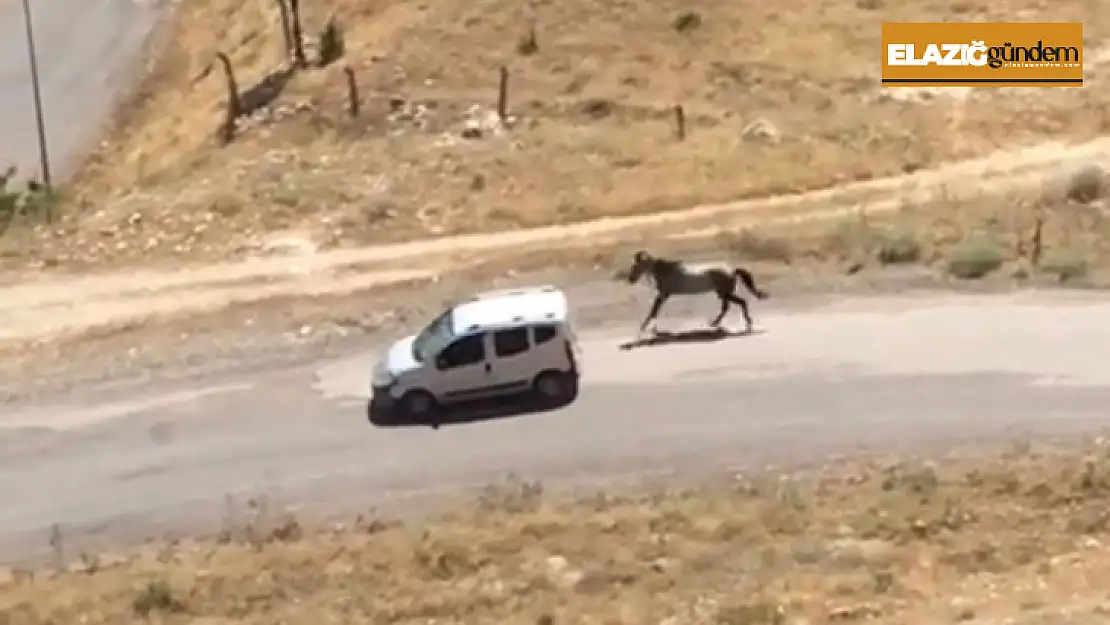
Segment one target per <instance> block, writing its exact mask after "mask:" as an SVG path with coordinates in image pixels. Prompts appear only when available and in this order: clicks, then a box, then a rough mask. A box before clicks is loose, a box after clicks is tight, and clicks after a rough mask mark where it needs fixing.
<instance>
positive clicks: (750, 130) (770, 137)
mask: <svg viewBox="0 0 1110 625" xmlns="http://www.w3.org/2000/svg"><path fill="white" fill-rule="evenodd" d="M741 136H742V137H744V139H746V140H749V141H764V142H767V143H778V141H779V138H780V136H781V133H779V129H778V127H777V126H775V125H774V124H773V123H771V121H770V120H768V119H765V118H763V117H760V118H758V119H756V120H755V121H753V122H752V123H750V124H748V125H747V126H745V127H744V130H743V132H742V133H741Z"/></svg>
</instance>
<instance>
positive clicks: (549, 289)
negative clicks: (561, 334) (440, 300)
mask: <svg viewBox="0 0 1110 625" xmlns="http://www.w3.org/2000/svg"><path fill="white" fill-rule="evenodd" d="M567 311H568V307H567V296H566V294H565V293H563V291H562V290H560V289H558V288H556V287H554V286H548V285H544V286H533V287H521V288H516V289H503V290H498V291H486V292H484V293H479V294H477V295H475V296H474V297H473V298H471V299H469V300H467V301H465V302H460V303H459V304H457V305H456V306H455V309H454V311H453V312H452V314H451V325H452V326H453V328H452V329H453V330H454V331H455V333H456V334H467V333H469V332H475V331H477V330H484V329H489V328H497V327H508V326H517V325H527V324H535V323H563V322H565V321H566V319H567Z"/></svg>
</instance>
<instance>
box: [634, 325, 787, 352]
mask: <svg viewBox="0 0 1110 625" xmlns="http://www.w3.org/2000/svg"><path fill="white" fill-rule="evenodd" d="M765 333H766V330H751V331H748V330H744V331H742V332H738V331H735V330H728V329H726V328H699V329H696V330H686V331H683V332H656V333H655V334H654V335H653V336H650V337H647V338H643V339H634V340H631V341H627V342H624V343H621V344H620V345H619V347H620V349H621V350H624V351H628V350H630V349H636V348H638V347H659V346H661V345H673V344H676V343H715V342H717V341H723V340H725V339H735V338H742V337H747V336H756V335H759V334H765Z"/></svg>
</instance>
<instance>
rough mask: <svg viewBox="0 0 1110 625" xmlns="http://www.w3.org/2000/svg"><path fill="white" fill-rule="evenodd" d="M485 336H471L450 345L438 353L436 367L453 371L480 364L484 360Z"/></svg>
mask: <svg viewBox="0 0 1110 625" xmlns="http://www.w3.org/2000/svg"><path fill="white" fill-rule="evenodd" d="M485 339H486V335H485V334H471V335H470V336H464V337H463V338H461V339H458V340H457V341H455V342H454V343H451V344H450V345H448V346H447V348H446V349H444V350H443V351H442V352H440V353H439V357H438V358H436V367H437V368H439V369H454V368H455V367H465V366H466V365H473V364H476V363H479V362H482V361H483V360H485V359H486V342H485Z"/></svg>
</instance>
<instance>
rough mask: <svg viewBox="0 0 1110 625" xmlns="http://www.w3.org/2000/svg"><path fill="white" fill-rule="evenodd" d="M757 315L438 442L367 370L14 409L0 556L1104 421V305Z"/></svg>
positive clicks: (1, 457) (626, 355) (308, 372)
mask: <svg viewBox="0 0 1110 625" xmlns="http://www.w3.org/2000/svg"><path fill="white" fill-rule="evenodd" d="M707 306H709V307H710V308H714V307H713V306H712V302H711V301H708V303H707ZM711 312H713V311H710V310H707V312H706V315H707V317H708V315H709V313H711ZM756 315H757V321H758V322H759V323H760V324H761V326H762V327H763V328H765V329H766V332H764V333H762V334H757V335H755V336H750V337H742V338H732V339H727V340H722V341H719V342H715V343H701V344H689V343H688V344H672V345H666V346H654V347H644V348H640V349H636V350H631V351H620V350H618V349H617V345H618V343H619V342H620V341H621V340H623V339H625V338H627V333H628V330H627V329H622V330H621V331H620V332H619V333H617V332H615V331H613V330H611V329H610V330H597V331H591V332H587V333H584V335H583V336H584V339H583V340H584V348H585V354H586V356H585V367H586V369H585V371H586V383H585V385H584V390H583V395H582V397H581V398H580V400H579V402H578V403H577V404H576V405H574V406H572V407H569V408H566V409H563V410H561V411H557V412H553V413H548V414H542V415H532V416H527V417H519V418H514V419H504V420H499V421H487V422H483V423H475V424H468V425H457V426H449V427H444V428H442V429H440V430H438V431H433V430H431V429H429V428H397V429H382V428H374V427H372V426H371V425H369V424H368V423H367V421H366V418H365V413H364V404H363V401H364V398H365V393H366V379H367V370H368V367H369V365H370V363H371V361H372V359H373V358H374V356H373V355H372V354H365V355H362V356H359V357H356V358H351V359H345V360H340V361H329V362H320V363H316V364H314V365H312V366H310V367H301V368H296V369H290V370H284V371H277V372H273V373H270V374H266V375H263V376H258V377H253V378H223V379H209V380H201V381H198V382H196V383H193V384H190V385H188V386H185V385H181V386H177V387H164V388H161V387H159V386H158V385H149V386H148V387H145V388H143V389H142V394H136V392H132V391H128V392H126V393H123V392H120V391H115V392H114V394H115V396H111V395H102V396H98V397H84V398H79V399H71V400H69V402H68V403H67V404H65V405H54V406H46V405H39V406H30V407H24V408H20V409H14V408H13V409H12V410H11V411H10V412H9V413H7V414H3V413H0V493H3V494H4V505H3V506H0V561H2V560H6V559H13V558H18V557H31V556H41V555H44V554H45V553H46V551H47V547H46V541H47V536H48V534H49V527H50V525H51V524H52V523H54V522H59V523H62V525H63V527H64V528H65V529H64V533H65V535H66V536H67V541H68V542H67V544H68V546H69V548H70V549H79V548H81V547H82V546H91V545H92V544H93V543H94V542H99V541H112V542H114V541H118V540H132V539H136V538H139V539H141V538H143V537H145V536H148V535H151V534H153V533H156V532H159V531H163V530H167V529H171V528H178V529H181V530H187V529H191V528H195V526H196V525H198V524H203V525H204V526H206V527H207V528H209V529H212V528H215V527H217V526H218V524H219V522H220V521H219V520H220V518H221V517H223V516H224V515H225V514H226V506H225V503H224V501H225V496H226V495H229V494H231V495H234V496H235V497H236V498H237V499H238V500H239V501H243V500H245V499H246V498H247V497H249V496H251V495H254V494H258V493H263V492H265V493H268V494H269V495H270V496H271V497H272V498H273V499H274V500H275V501H277V502H280V503H290V502H293V503H299V504H302V505H305V506H309V507H313V508H314V509H315V510H316V511H317V512H321V513H322V512H325V511H344V510H350V509H352V508H358V509H365V507H367V506H369V505H372V504H382V503H387V502H388V500H390V499H391V498H393V499H396V498H399V497H413V498H418V499H419V498H420V497H421V496H434V495H436V494H437V493H441V492H444V491H450V490H453V489H456V488H458V487H460V486H467V485H479V484H482V483H486V482H488V480H491V479H497V478H499V477H503V476H504V474H505V473H506V472H509V471H514V472H517V473H519V474H521V475H523V476H525V477H529V478H533V477H539V478H542V479H544V480H545V481H548V482H554V483H559V484H567V483H572V482H574V481H580V480H585V481H586V482H587V483H595V484H596V483H597V480H600V479H603V478H606V477H613V476H619V475H628V474H635V473H639V472H643V471H645V470H658V469H678V468H681V469H697V468H711V467H716V466H721V465H731V466H753V465H758V464H760V463H762V462H767V461H776V460H784V461H789V460H797V459H805V458H810V457H814V456H816V455H819V454H823V453H828V452H832V453H838V452H848V451H852V450H855V449H857V448H858V447H859V446H860V445H868V446H880V447H884V448H886V447H891V448H893V447H895V446H904V447H914V448H920V446H922V445H926V444H929V443H936V444H940V445H949V444H952V443H971V442H973V441H975V440H978V439H980V438H982V439H997V438H1000V437H1004V436H1009V435H1020V434H1028V433H1051V434H1068V433H1077V432H1088V431H1095V430H1098V429H1100V428H1102V427H1103V426H1104V425H1105V424H1107V423H1110V411H1108V408H1107V407H1108V406H1110V370H1108V369H1107V368H1106V367H1105V362H1106V354H1107V352H1108V348H1110V324H1107V323H1106V320H1107V319H1110V298H1108V297H1106V296H1104V295H1097V294H1077V293H1070V294H1068V293H1046V294H1022V295H1009V296H990V297H987V296H963V297H950V298H943V299H938V298H935V297H928V298H926V297H901V298H898V299H894V298H869V299H862V300H854V301H851V300H845V301H841V302H838V303H831V304H829V305H828V306H823V307H818V308H815V309H814V308H807V309H805V310H802V309H799V308H796V307H794V306H792V305H789V304H784V303H782V302H779V303H777V304H774V303H771V302H767V303H763V305H761V306H760V307H759V308H758V309H756ZM637 318H638V317H637ZM634 322H635V320H632V321H630V322H628V323H634ZM675 323H676V321H674V320H667V319H664V321H663V322H662V326H663V328H664V329H666V328H667V326H668V324H670V327H672V328H674V327H675V326H674V324H675ZM682 323H683V324H687V323H689V324H695V325H696V324H699V323H704V320H701V319H698V320H682ZM626 325H627V324H626Z"/></svg>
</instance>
